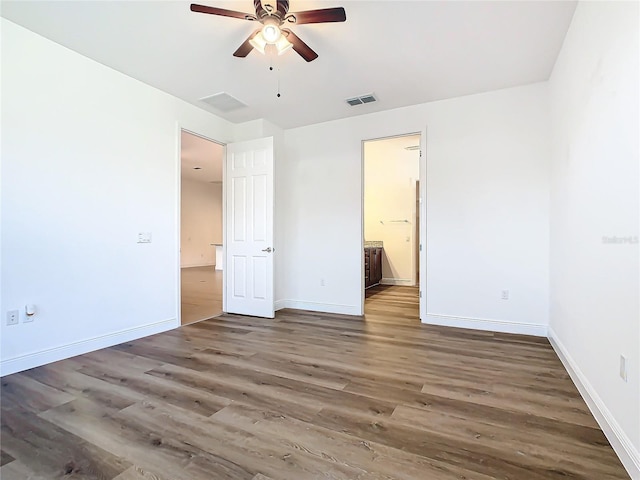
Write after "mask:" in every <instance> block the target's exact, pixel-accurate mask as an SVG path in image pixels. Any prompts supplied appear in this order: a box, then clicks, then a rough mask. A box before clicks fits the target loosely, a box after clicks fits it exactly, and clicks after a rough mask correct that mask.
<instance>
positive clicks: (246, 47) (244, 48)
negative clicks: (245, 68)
mask: <svg viewBox="0 0 640 480" xmlns="http://www.w3.org/2000/svg"><path fill="white" fill-rule="evenodd" d="M258 33H260V29H258V30H256V31H255V32H253V33H252V34H251V35H249V37H248V38H247V39H246V40H245V41H244V42H243V43H242V45H240V46H239V47H238V49H237V50H236V51H235V52H233V56H234V57H246V56H247V55H249V54H250V53H251V50H253V45H251V44H250V43H249V41H250V40H251V39H252V38H253V37H255V36H256V35H257V34H258Z"/></svg>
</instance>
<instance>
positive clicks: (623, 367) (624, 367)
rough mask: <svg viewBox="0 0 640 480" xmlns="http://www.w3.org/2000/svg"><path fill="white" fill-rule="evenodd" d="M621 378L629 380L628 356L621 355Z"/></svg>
mask: <svg viewBox="0 0 640 480" xmlns="http://www.w3.org/2000/svg"><path fill="white" fill-rule="evenodd" d="M620 378H622V380H624V381H625V382H626V381H627V357H625V356H624V355H620Z"/></svg>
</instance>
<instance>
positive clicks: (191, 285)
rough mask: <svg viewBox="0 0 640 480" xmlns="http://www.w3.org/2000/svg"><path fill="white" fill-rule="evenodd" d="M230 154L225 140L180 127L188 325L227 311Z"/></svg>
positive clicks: (185, 319) (182, 276)
mask: <svg viewBox="0 0 640 480" xmlns="http://www.w3.org/2000/svg"><path fill="white" fill-rule="evenodd" d="M224 154H225V147H224V146H223V145H220V144H218V143H216V142H214V141H211V140H209V139H206V138H203V137H201V136H198V135H194V134H192V133H190V132H187V131H185V130H182V131H181V132H180V172H181V178H180V182H181V188H180V283H181V288H180V292H181V299H180V300H181V302H180V303H181V306H180V307H181V315H180V318H181V323H182V325H186V324H189V323H193V322H197V321H200V320H205V319H207V318H211V317H215V316H217V315H220V314H221V313H222V294H223V284H224V281H223V275H224V265H223V255H222V242H223V213H222V210H223V200H222V199H223V197H222V192H223V190H222V182H223V162H224Z"/></svg>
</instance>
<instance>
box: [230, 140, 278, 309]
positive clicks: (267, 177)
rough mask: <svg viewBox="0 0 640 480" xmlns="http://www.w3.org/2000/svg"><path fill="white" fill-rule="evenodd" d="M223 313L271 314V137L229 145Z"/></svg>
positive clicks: (272, 306) (272, 307)
mask: <svg viewBox="0 0 640 480" xmlns="http://www.w3.org/2000/svg"><path fill="white" fill-rule="evenodd" d="M225 167H226V168H225V180H224V182H225V183H224V184H225V191H226V193H225V196H226V199H225V200H226V202H225V203H226V207H225V214H226V215H225V218H226V220H225V221H226V242H225V251H226V254H225V257H226V258H225V262H224V264H225V269H226V276H225V283H226V288H225V290H226V302H225V303H226V305H225V307H226V311H227V312H229V313H239V314H242V315H253V316H257V317H268V318H273V316H274V304H273V138H272V137H269V138H260V139H257V140H250V141H246V142H239V143H230V144H227V159H226V165H225Z"/></svg>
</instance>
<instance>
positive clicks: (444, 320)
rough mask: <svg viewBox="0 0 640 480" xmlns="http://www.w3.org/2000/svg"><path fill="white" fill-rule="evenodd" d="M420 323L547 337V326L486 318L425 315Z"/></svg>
mask: <svg viewBox="0 0 640 480" xmlns="http://www.w3.org/2000/svg"><path fill="white" fill-rule="evenodd" d="M422 323H427V324H431V325H442V326H444V327H457V328H470V329H473V330H488V331H491V332H501V333H517V334H520V335H533V336H536V337H546V336H547V326H546V325H543V324H538V323H523V322H512V321H507V320H492V319H486V318H472V317H457V316H454V315H438V314H431V313H428V314H427V318H425V319H422Z"/></svg>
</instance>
